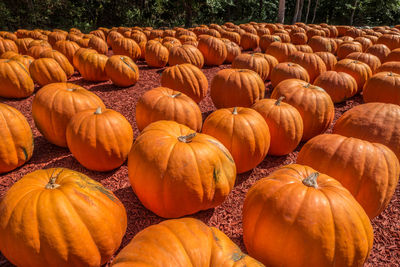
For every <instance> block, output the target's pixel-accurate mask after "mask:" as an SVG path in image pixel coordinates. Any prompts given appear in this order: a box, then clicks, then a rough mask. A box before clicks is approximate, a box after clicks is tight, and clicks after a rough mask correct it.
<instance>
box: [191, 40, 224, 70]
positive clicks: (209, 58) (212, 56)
mask: <svg viewBox="0 0 400 267" xmlns="http://www.w3.org/2000/svg"><path fill="white" fill-rule="evenodd" d="M197 48H198V49H199V50H200V52H201V53H202V54H203V56H204V63H205V64H206V65H209V66H219V65H221V64H222V63H224V61H225V59H226V56H227V51H226V45H225V44H224V42H223V41H221V40H220V39H218V38H215V37H212V36H209V37H205V38H200V39H199V44H198V46H197Z"/></svg>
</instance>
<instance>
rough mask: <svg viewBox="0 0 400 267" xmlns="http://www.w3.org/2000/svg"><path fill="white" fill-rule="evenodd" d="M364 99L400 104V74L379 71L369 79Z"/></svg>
mask: <svg viewBox="0 0 400 267" xmlns="http://www.w3.org/2000/svg"><path fill="white" fill-rule="evenodd" d="M363 99H364V102H365V103H368V102H383V103H392V104H397V105H400V74H397V73H392V72H379V73H376V74H375V75H373V76H372V77H371V78H369V79H368V80H367V82H366V83H365V86H364V90H363Z"/></svg>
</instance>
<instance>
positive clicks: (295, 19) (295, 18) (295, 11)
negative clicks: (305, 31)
mask: <svg viewBox="0 0 400 267" xmlns="http://www.w3.org/2000/svg"><path fill="white" fill-rule="evenodd" d="M299 9H300V0H296V8H295V10H294V16H293V20H292V24H294V23H295V22H296V21H297V16H298V15H299Z"/></svg>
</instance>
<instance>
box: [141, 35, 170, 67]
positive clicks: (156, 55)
mask: <svg viewBox="0 0 400 267" xmlns="http://www.w3.org/2000/svg"><path fill="white" fill-rule="evenodd" d="M168 56H169V51H168V49H167V48H166V47H165V46H163V45H162V44H161V43H160V42H158V41H149V42H147V44H146V52H145V54H144V57H145V60H146V62H147V65H148V66H149V67H153V68H162V67H165V66H166V65H167V63H168Z"/></svg>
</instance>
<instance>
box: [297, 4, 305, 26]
mask: <svg viewBox="0 0 400 267" xmlns="http://www.w3.org/2000/svg"><path fill="white" fill-rule="evenodd" d="M303 7H304V0H300V9H299V14H298V15H297V21H296V22H299V21H302V19H301V16H302V15H303Z"/></svg>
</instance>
